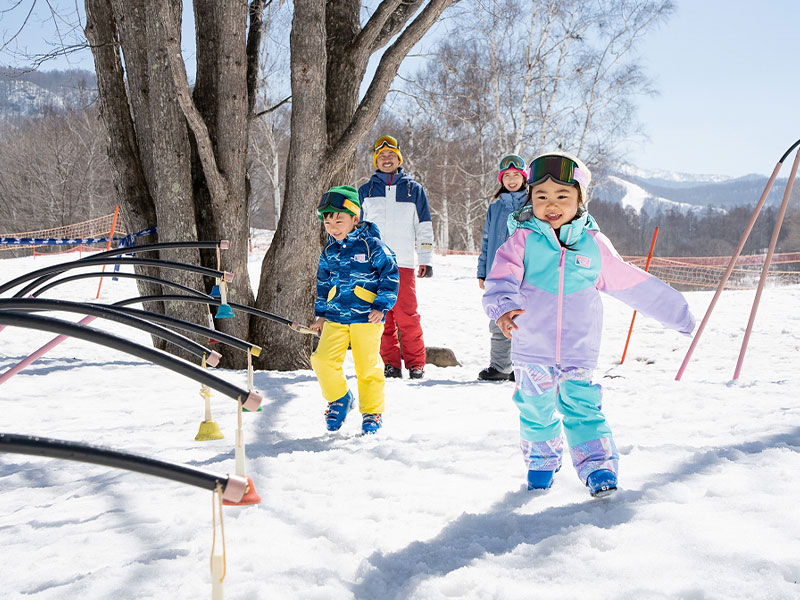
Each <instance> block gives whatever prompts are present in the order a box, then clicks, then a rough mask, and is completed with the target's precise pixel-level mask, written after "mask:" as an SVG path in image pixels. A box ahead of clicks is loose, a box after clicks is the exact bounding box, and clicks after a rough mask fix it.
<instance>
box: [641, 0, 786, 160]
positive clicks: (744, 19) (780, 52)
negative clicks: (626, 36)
mask: <svg viewBox="0 0 800 600" xmlns="http://www.w3.org/2000/svg"><path fill="white" fill-rule="evenodd" d="M676 4H677V9H678V10H677V13H676V14H675V15H674V16H673V17H672V18H671V19H670V21H669V22H668V23H667V24H666V25H663V26H661V28H660V29H659V30H657V31H656V32H654V33H652V34H651V35H650V36H649V37H648V39H647V40H646V42H645V44H644V45H643V47H642V59H643V61H644V64H645V66H646V68H647V71H648V72H649V73H650V75H651V76H652V77H653V78H654V79H655V81H656V87H657V88H658V89H659V90H660V95H659V96H658V97H655V98H644V99H642V100H641V103H640V113H639V114H640V119H641V121H642V123H644V125H645V128H646V129H647V131H648V133H649V136H650V140H649V142H648V143H644V144H640V145H637V146H636V147H634V148H632V151H631V153H630V160H631V163H633V164H635V165H637V166H638V167H640V168H643V169H665V170H669V171H679V172H686V173H713V174H721V175H745V174H747V173H761V174H765V175H769V174H770V173H771V172H772V170H773V168H774V167H775V164H776V163H777V162H778V159H779V158H780V157H781V156H782V155H783V153H784V152H785V151H786V150H787V149H788V148H789V147H790V146H791V145H792V144H793V143H794V142H795V141H796V140H797V139H798V138H800V110H798V106H800V94H798V92H800V74H799V73H798V70H797V56H798V54H800V38H798V34H797V26H798V24H800V2H797V1H796V0H764V1H763V2H758V3H757V2H752V1H746V0H724V1H723V0H678V1H677V2H676ZM791 160H792V158H791V157H790V159H788V160H787V161H786V164H784V167H783V169H782V171H781V175H788V172H789V168H790V167H791Z"/></svg>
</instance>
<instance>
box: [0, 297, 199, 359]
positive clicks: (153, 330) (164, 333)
mask: <svg viewBox="0 0 800 600" xmlns="http://www.w3.org/2000/svg"><path fill="white" fill-rule="evenodd" d="M0 310H21V311H23V312H26V313H27V312H32V311H39V310H58V311H62V312H70V313H78V314H82V315H91V316H94V317H99V318H101V319H107V320H109V321H116V322H117V323H122V324H123V325H129V326H131V327H135V328H136V329H141V330H142V331H146V332H147V333H149V334H152V335H154V336H156V337H159V338H161V339H162V340H166V341H168V342H172V343H173V344H175V345H176V346H179V347H181V348H183V349H184V350H186V351H187V352H190V353H192V354H194V355H195V356H199V357H201V358H203V357H208V356H209V355H210V354H211V352H212V351H211V350H209V349H208V348H206V347H205V346H203V345H202V344H198V343H197V342H195V341H194V340H191V339H189V338H187V337H186V336H184V335H181V334H179V333H175V332H174V331H170V330H169V329H167V328H166V327H162V326H161V325H156V324H155V323H151V322H150V321H148V320H146V319H142V318H139V317H135V316H132V315H129V314H125V313H121V312H120V311H118V310H114V309H112V308H109V307H106V306H103V305H100V304H90V303H88V302H70V301H69V300H49V299H46V298H0Z"/></svg>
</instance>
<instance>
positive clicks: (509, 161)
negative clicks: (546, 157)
mask: <svg viewBox="0 0 800 600" xmlns="http://www.w3.org/2000/svg"><path fill="white" fill-rule="evenodd" d="M511 167H514V168H515V169H519V170H520V171H522V170H523V169H525V160H524V159H523V158H522V157H521V156H517V155H516V154H508V155H506V156H504V157H503V158H501V159H500V164H499V165H498V170H500V171H505V170H506V169H510V168H511Z"/></svg>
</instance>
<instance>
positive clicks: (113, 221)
mask: <svg viewBox="0 0 800 600" xmlns="http://www.w3.org/2000/svg"><path fill="white" fill-rule="evenodd" d="M118 216H119V204H117V205H116V206H115V207H114V218H113V219H111V231H109V232H108V244H106V250H111V240H112V239H113V237H114V230H115V229H116V228H117V217H118ZM105 272H106V266H105V265H103V270H102V271H101V273H105ZM102 285H103V278H102V277H101V278H100V281H99V282H98V283H97V296H95V297H94V299H95V300H97V299H98V298H99V297H100V287H101V286H102Z"/></svg>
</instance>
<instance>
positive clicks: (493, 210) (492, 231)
mask: <svg viewBox="0 0 800 600" xmlns="http://www.w3.org/2000/svg"><path fill="white" fill-rule="evenodd" d="M527 197H528V190H517V191H516V192H503V193H502V194H500V196H499V197H498V198H497V200H495V201H494V202H492V203H491V204H490V205H489V209H488V210H487V211H486V221H484V223H483V239H482V240H481V254H480V256H478V279H486V275H487V274H488V273H489V271H491V270H492V264H493V263H494V255H495V254H496V253H497V249H498V248H499V247H500V246H502V245H503V242H505V241H506V240H507V239H508V235H509V234H508V215H510V214H511V213H512V212H514V211H515V210H517V209H519V208H522V205H523V204H525V200H526V199H527Z"/></svg>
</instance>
